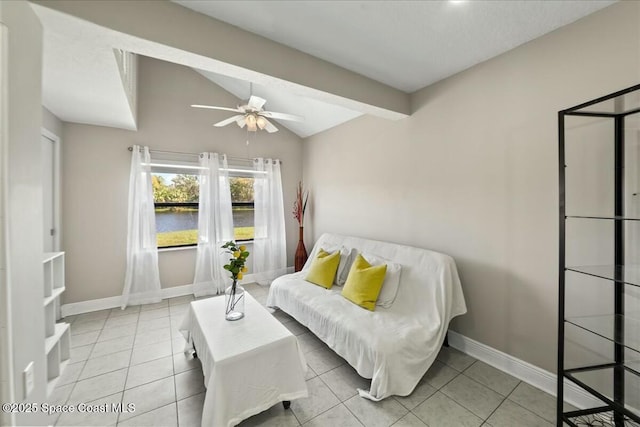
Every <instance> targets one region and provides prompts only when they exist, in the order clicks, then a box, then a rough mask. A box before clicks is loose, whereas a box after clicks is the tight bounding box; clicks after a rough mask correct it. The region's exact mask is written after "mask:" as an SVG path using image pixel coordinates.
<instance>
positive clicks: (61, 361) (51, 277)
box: [42, 252, 71, 396]
mask: <svg viewBox="0 0 640 427" xmlns="http://www.w3.org/2000/svg"><path fill="white" fill-rule="evenodd" d="M42 268H43V274H44V299H43V308H44V330H45V345H44V347H45V355H46V374H47V396H49V395H51V393H52V392H53V389H54V388H55V385H56V382H57V381H58V379H59V378H60V375H61V374H62V372H63V371H64V369H65V367H66V366H67V364H68V363H69V358H70V356H71V355H70V350H69V349H70V346H71V342H70V340H71V338H70V335H71V330H70V327H69V324H68V323H64V322H58V323H56V322H57V320H58V319H59V318H60V295H62V293H63V292H64V291H65V281H64V252H49V253H45V254H44V257H43V259H42Z"/></svg>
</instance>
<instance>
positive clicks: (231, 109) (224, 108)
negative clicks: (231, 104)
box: [191, 104, 243, 113]
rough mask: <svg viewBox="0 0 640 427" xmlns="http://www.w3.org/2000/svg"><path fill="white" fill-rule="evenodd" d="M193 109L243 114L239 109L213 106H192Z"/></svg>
mask: <svg viewBox="0 0 640 427" xmlns="http://www.w3.org/2000/svg"><path fill="white" fill-rule="evenodd" d="M191 106H192V107H193V108H207V109H209V110H222V111H233V112H234V113H243V111H242V110H240V109H239V108H227V107H214V106H213V105H200V104H192V105H191Z"/></svg>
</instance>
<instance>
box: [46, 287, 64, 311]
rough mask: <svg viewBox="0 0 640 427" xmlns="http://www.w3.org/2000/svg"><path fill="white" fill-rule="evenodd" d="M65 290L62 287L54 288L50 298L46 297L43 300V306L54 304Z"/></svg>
mask: <svg viewBox="0 0 640 427" xmlns="http://www.w3.org/2000/svg"><path fill="white" fill-rule="evenodd" d="M65 289H66V288H64V287H62V288H56V289H54V290H53V292H52V293H51V296H49V297H46V298H45V299H44V306H45V307H46V306H47V305H49V304H51V303H52V302H55V301H56V299H57V298H58V297H59V296H60V295H61V294H62V293H63V292H64V291H65Z"/></svg>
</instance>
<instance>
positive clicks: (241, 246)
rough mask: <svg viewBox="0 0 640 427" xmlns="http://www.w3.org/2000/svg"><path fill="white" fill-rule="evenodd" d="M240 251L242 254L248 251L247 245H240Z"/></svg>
mask: <svg viewBox="0 0 640 427" xmlns="http://www.w3.org/2000/svg"><path fill="white" fill-rule="evenodd" d="M238 249H240V250H241V251H242V252H244V251H246V250H247V247H246V246H245V245H240V247H239V248H238Z"/></svg>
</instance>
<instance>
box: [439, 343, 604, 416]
mask: <svg viewBox="0 0 640 427" xmlns="http://www.w3.org/2000/svg"><path fill="white" fill-rule="evenodd" d="M449 345H450V346H451V347H453V348H455V349H457V350H460V351H461V352H463V353H466V354H468V355H469V356H472V357H475V358H476V359H478V360H480V361H482V362H484V363H486V364H487V365H491V366H493V367H494V368H497V369H500V370H501V371H503V372H506V373H507V374H509V375H512V376H514V377H516V378H518V379H520V380H522V381H524V382H526V383H528V384H531V385H532V386H534V387H537V388H539V389H541V390H543V391H545V392H547V393H549V394H551V395H552V396H556V395H557V393H556V391H557V389H556V385H557V377H556V374H552V373H551V372H549V371H546V370H544V369H542V368H539V367H537V366H535V365H532V364H531V363H528V362H525V361H524V360H520V359H518V358H516V357H513V356H511V355H509V354H507V353H503V352H501V351H500V350H496V349H495V348H492V347H489V346H488V345H485V344H482V343H480V342H478V341H475V340H472V339H471V338H467V337H465V336H464V335H461V334H459V333H457V332H454V331H449ZM564 400H565V402H568V403H570V404H572V405H573V406H575V407H577V408H580V409H585V408H593V407H596V406H602V402H601V401H600V400H598V399H596V398H594V397H593V396H591V395H590V394H588V393H587V392H586V391H584V390H583V389H581V388H580V387H578V386H577V385H575V384H573V383H572V382H570V381H568V380H566V379H565V383H564Z"/></svg>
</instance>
